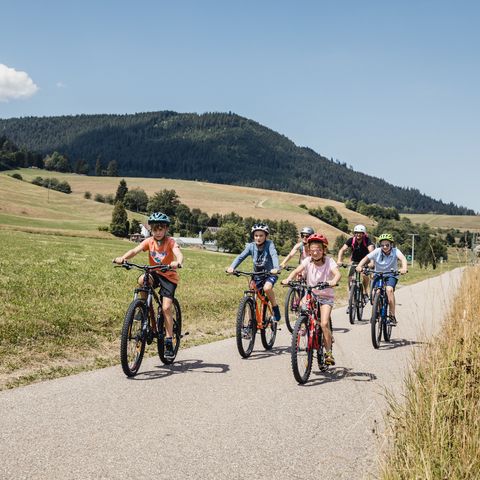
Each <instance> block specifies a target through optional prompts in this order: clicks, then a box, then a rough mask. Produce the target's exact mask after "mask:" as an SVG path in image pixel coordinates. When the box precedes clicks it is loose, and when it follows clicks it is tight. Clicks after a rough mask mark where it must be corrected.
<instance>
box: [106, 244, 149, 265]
mask: <svg viewBox="0 0 480 480" xmlns="http://www.w3.org/2000/svg"><path fill="white" fill-rule="evenodd" d="M141 251H143V242H142V243H140V244H139V245H137V246H136V247H135V248H132V249H131V250H129V251H128V252H126V253H124V254H123V255H122V256H121V257H116V258H115V259H114V260H113V261H114V263H118V264H119V265H121V264H122V263H124V262H125V260H128V259H129V258H132V257H134V256H135V255H136V254H137V253H140V252H141Z"/></svg>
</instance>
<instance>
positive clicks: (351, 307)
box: [340, 263, 367, 325]
mask: <svg viewBox="0 0 480 480" xmlns="http://www.w3.org/2000/svg"><path fill="white" fill-rule="evenodd" d="M357 265H358V263H348V264H345V263H342V264H341V265H340V266H341V267H344V268H354V267H356V266H357ZM348 292H349V293H348V319H349V320H350V323H351V324H352V325H353V324H354V323H355V318H356V319H357V320H358V321H361V320H362V315H363V309H364V308H365V305H366V304H367V301H366V299H365V293H364V291H363V282H362V274H361V272H357V271H356V270H355V276H354V277H350V278H349V284H348Z"/></svg>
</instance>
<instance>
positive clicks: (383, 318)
mask: <svg viewBox="0 0 480 480" xmlns="http://www.w3.org/2000/svg"><path fill="white" fill-rule="evenodd" d="M363 272H364V273H365V274H370V273H373V274H374V275H375V276H376V280H375V284H374V285H372V295H373V307H372V317H371V319H370V326H371V333H372V344H373V346H374V348H379V347H380V342H381V340H382V334H383V339H384V340H385V342H390V338H391V335H392V324H391V322H390V317H389V313H388V297H387V289H386V283H385V279H386V278H387V277H396V276H398V275H400V272H399V271H397V270H391V271H390V272H376V271H375V270H370V269H368V268H365V269H363Z"/></svg>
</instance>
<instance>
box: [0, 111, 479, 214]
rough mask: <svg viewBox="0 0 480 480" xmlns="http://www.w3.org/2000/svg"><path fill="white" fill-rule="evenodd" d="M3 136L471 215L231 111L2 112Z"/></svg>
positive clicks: (131, 163)
mask: <svg viewBox="0 0 480 480" xmlns="http://www.w3.org/2000/svg"><path fill="white" fill-rule="evenodd" d="M0 136H4V137H7V138H8V139H10V140H11V141H12V142H13V143H15V144H16V145H17V146H18V147H20V148H24V149H28V150H32V151H35V152H39V153H42V154H51V153H52V152H53V151H58V152H59V153H61V154H63V155H66V156H67V157H68V158H69V159H70V162H71V164H72V165H73V164H74V163H75V162H78V160H80V159H81V160H84V161H86V162H87V163H88V165H89V173H90V174H94V172H95V165H96V163H97V160H98V159H101V162H102V163H103V164H104V165H105V166H106V165H107V164H108V163H109V162H110V161H112V160H115V161H116V162H117V165H118V172H119V175H122V176H142V177H166V178H178V179H187V180H203V181H209V182H216V183H225V184H233V185H245V186H252V187H261V188H268V189H273V190H282V191H289V192H296V193H303V194H309V195H315V196H319V197H325V198H331V199H334V200H340V201H343V200H346V199H357V200H364V201H365V202H367V203H378V204H380V205H383V206H388V207H396V208H397V209H398V210H400V211H402V212H415V213H424V212H436V213H446V214H456V215H462V214H473V213H474V212H473V211H472V210H468V209H467V208H464V207H458V206H456V205H454V204H453V203H449V204H446V203H444V202H443V201H439V200H435V199H433V198H431V197H428V196H426V195H423V194H421V193H420V192H419V191H418V190H416V189H411V188H402V187H395V186H393V185H391V184H389V183H387V182H385V181H384V180H381V179H379V178H375V177H372V176H369V175H365V174H363V173H359V172H355V171H354V170H352V169H350V168H348V167H347V166H346V165H345V164H339V163H337V162H334V161H331V160H328V159H327V158H325V157H322V156H321V155H319V154H317V153H316V152H314V151H313V150H311V149H309V148H302V147H297V146H296V145H295V144H294V143H293V142H292V141H290V140H289V139H288V138H286V137H285V136H283V135H280V134H278V133H276V132H274V131H272V130H270V129H268V128H266V127H264V126H262V125H260V124H258V123H256V122H254V121H252V120H249V119H246V118H243V117H240V116H238V115H235V114H232V113H207V114H203V115H198V114H190V113H184V114H180V113H176V112H171V111H162V112H150V113H138V114H134V115H77V116H62V117H26V118H12V119H6V120H2V119H0Z"/></svg>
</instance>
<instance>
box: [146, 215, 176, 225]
mask: <svg viewBox="0 0 480 480" xmlns="http://www.w3.org/2000/svg"><path fill="white" fill-rule="evenodd" d="M155 223H166V224H167V225H170V223H171V220H170V217H169V216H168V215H165V214H164V213H162V212H154V213H152V214H151V215H150V216H149V217H148V224H149V225H153V224H155Z"/></svg>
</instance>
